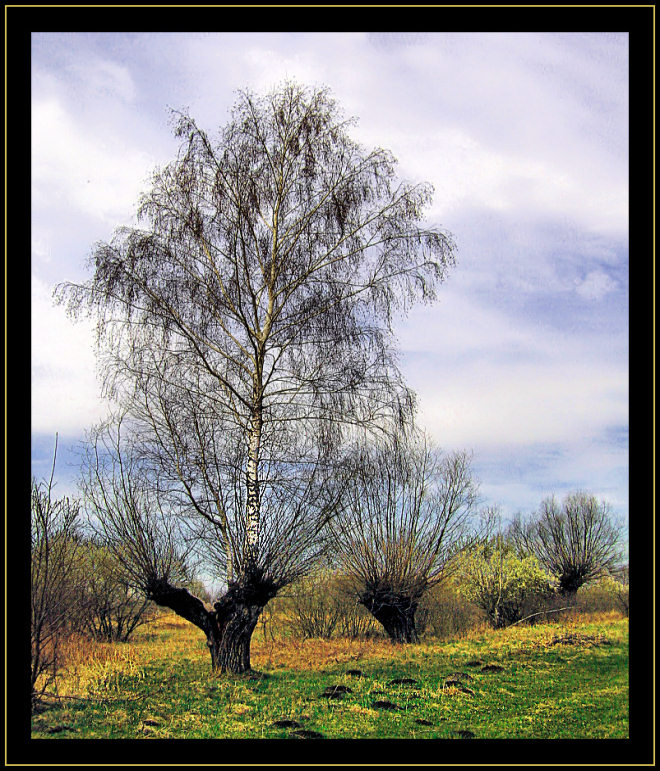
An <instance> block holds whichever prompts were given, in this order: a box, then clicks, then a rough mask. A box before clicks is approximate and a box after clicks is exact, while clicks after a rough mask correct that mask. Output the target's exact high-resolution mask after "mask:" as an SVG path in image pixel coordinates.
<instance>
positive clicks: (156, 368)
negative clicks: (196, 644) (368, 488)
mask: <svg viewBox="0 0 660 771" xmlns="http://www.w3.org/2000/svg"><path fill="white" fill-rule="evenodd" d="M351 124H352V121H351V120H346V119H345V118H344V117H343V116H342V114H341V112H340V110H339V108H338V106H337V104H336V103H335V101H334V100H333V99H332V97H331V96H330V94H329V92H328V91H327V89H308V88H304V87H302V86H299V85H297V84H292V83H286V84H284V85H283V86H281V87H280V88H278V89H275V90H274V91H272V92H271V93H269V94H267V95H265V96H256V95H254V94H251V93H248V92H242V93H240V94H239V97H238V101H237V103H236V105H235V107H234V109H233V112H232V116H231V119H230V120H229V122H228V123H227V124H226V125H225V126H224V127H223V128H221V130H220V132H219V135H218V136H217V137H216V138H211V137H210V136H209V135H208V134H207V133H206V132H205V131H203V130H201V129H200V128H199V127H198V126H197V124H196V123H195V121H194V120H193V119H192V118H191V117H189V116H188V115H185V114H175V125H176V134H177V136H179V137H180V138H181V149H180V151H179V154H178V157H177V158H176V159H175V160H174V161H173V162H172V163H170V164H169V165H167V166H166V167H165V168H164V169H162V170H159V171H157V172H156V173H155V174H154V177H153V184H152V187H151V190H150V191H149V192H148V193H147V194H146V195H145V196H144V197H143V198H142V201H141V205H140V207H139V216H140V221H141V222H142V223H146V227H144V228H143V229H137V228H122V229H120V230H118V231H117V233H116V235H115V236H114V238H113V239H112V241H111V242H110V243H101V244H98V245H97V246H96V247H95V249H94V252H93V255H92V258H91V261H90V262H91V267H92V269H93V271H94V274H93V277H92V278H91V280H90V281H88V282H87V283H86V284H84V285H81V286H74V285H71V284H69V285H66V286H65V287H63V288H62V289H61V290H60V294H61V296H62V297H63V298H64V299H66V300H67V302H68V307H69V309H70V311H71V312H72V313H73V314H74V315H75V314H76V313H78V312H80V311H81V310H83V309H85V308H86V309H88V310H90V311H91V312H92V313H94V314H96V316H97V318H98V331H99V338H98V339H99V351H100V352H101V354H102V355H103V362H104V366H105V375H106V381H105V382H106V388H107V392H108V393H109V394H113V395H114V396H115V398H116V399H118V401H119V402H120V403H121V404H122V406H123V408H124V409H125V410H126V412H127V416H128V417H130V425H131V431H132V433H133V437H132V439H131V444H132V446H133V449H136V448H137V447H138V446H139V452H138V455H139V456H140V457H142V458H143V459H144V460H145V462H147V463H149V464H151V467H152V468H153V469H154V473H156V469H158V474H157V476H158V478H159V479H162V480H164V481H163V487H164V489H166V490H167V495H168V497H169V500H170V509H171V511H176V512H177V514H176V516H178V517H179V520H181V518H183V517H185V518H186V522H187V524H188V526H189V533H188V534H189V536H191V537H192V536H193V535H194V534H195V533H196V534H197V543H198V545H199V546H204V545H206V547H207V548H209V549H210V550H209V554H210V555H212V557H213V559H214V561H215V564H216V565H217V566H219V567H220V568H221V569H222V570H223V571H224V572H225V577H226V580H227V591H226V593H225V594H224V596H223V597H222V598H220V600H219V601H218V602H217V603H215V607H214V609H211V610H208V609H206V610H205V612H206V613H208V614H209V615H208V619H207V620H206V621H205V622H204V624H205V625H206V628H205V631H207V630H208V629H209V628H212V629H213V633H212V634H211V635H209V633H208V631H207V636H209V645H210V648H211V654H212V661H213V665H214V666H217V667H220V668H221V669H226V670H230V671H243V670H245V669H247V668H249V643H250V637H251V634H252V630H253V629H254V625H255V624H256V622H257V619H258V616H259V613H260V611H261V609H262V608H263V606H264V605H265V603H266V602H268V600H269V599H270V598H271V597H272V596H274V594H275V593H276V592H277V591H278V590H279V589H280V588H281V587H282V586H283V585H284V584H286V583H287V582H288V581H290V580H291V579H292V577H295V576H296V575H297V574H298V573H299V572H300V562H301V561H302V562H304V560H305V558H306V557H307V556H308V549H307V547H308V546H309V544H310V540H311V538H312V536H313V535H314V534H315V533H316V532H317V531H318V530H319V525H320V524H321V523H322V522H323V521H325V519H327V517H328V516H329V515H330V512H331V508H332V506H331V504H332V498H333V493H332V484H331V483H332V479H333V477H332V475H331V474H330V473H329V470H330V469H331V468H332V466H333V464H335V463H336V461H337V458H338V448H339V447H340V446H341V443H342V439H343V436H344V434H345V431H346V430H347V427H367V428H368V429H369V430H372V431H375V430H387V427H388V426H389V425H392V424H394V423H397V422H399V423H401V422H405V421H407V420H409V419H410V417H411V415H412V413H413V409H414V398H413V395H412V393H411V392H410V390H409V389H408V388H407V387H406V386H405V384H404V382H403V380H402V378H401V376H400V374H399V371H398V369H397V367H396V358H395V352H394V349H393V342H392V337H391V327H390V324H391V320H392V317H393V314H394V313H395V312H397V311H401V310H405V309H406V308H407V307H408V306H409V305H410V304H411V303H412V302H415V301H417V300H424V301H430V300H432V299H433V298H434V296H435V291H436V288H437V286H438V285H439V283H440V282H441V281H442V280H443V279H444V278H445V275H446V271H447V269H448V268H449V267H450V266H451V264H452V263H453V244H452V242H451V239H450V237H449V236H448V235H447V234H446V233H444V232H442V231H440V230H438V229H434V228H427V227H424V226H423V225H422V224H421V223H422V218H423V215H424V212H425V209H426V207H427V205H428V204H429V202H430V201H431V196H432V190H431V187H430V186H429V185H427V184H419V185H413V184H407V183H404V182H399V181H398V180H397V178H396V174H395V165H396V162H395V159H394V158H393V156H392V155H391V153H389V152H388V151H386V150H383V149H375V150H372V151H366V150H364V149H363V148H362V147H360V146H359V145H358V144H357V143H355V142H354V141H353V140H352V139H351V138H350V136H349V133H348V132H349V129H350V127H351ZM328 485H329V486H328ZM324 490H326V491H327V493H323V491H324ZM283 513H284V514H283ZM310 520H311V522H312V524H311V525H309V526H307V525H305V524H304V523H306V522H307V523H309V522H310ZM209 545H210V546H209ZM143 584H144V586H145V590H146V591H147V593H148V595H149V596H150V598H151V599H153V600H154V601H155V602H156V603H159V604H161V605H166V606H169V607H173V605H172V602H171V599H170V598H171V592H172V587H171V584H170V580H169V578H168V577H167V576H162V575H159V574H158V573H157V571H156V572H152V573H151V574H149V575H145V576H144V578H143ZM177 596H178V599H177V607H174V608H173V609H174V610H176V611H177V612H181V610H180V604H181V602H180V601H181V597H182V596H183V595H181V594H179V595H177ZM186 602H190V603H192V604H193V605H195V607H197V600H196V598H193V597H192V596H191V597H190V600H186ZM197 615H199V614H197ZM191 620H193V623H198V622H197V621H195V620H194V619H191ZM198 625H202V624H199V623H198ZM202 627H203V628H204V625H202ZM230 630H233V631H231V633H230ZM223 640H224V642H223Z"/></svg>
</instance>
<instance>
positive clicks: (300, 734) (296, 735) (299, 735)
mask: <svg viewBox="0 0 660 771" xmlns="http://www.w3.org/2000/svg"><path fill="white" fill-rule="evenodd" d="M289 736H290V737H291V738H292V739H324V738H325V737H324V736H323V734H322V733H319V732H318V731H308V730H307V729H306V728H301V729H300V730H299V731H291V733H290V734H289Z"/></svg>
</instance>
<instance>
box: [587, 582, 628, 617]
mask: <svg viewBox="0 0 660 771" xmlns="http://www.w3.org/2000/svg"><path fill="white" fill-rule="evenodd" d="M576 606H577V608H578V610H581V611H583V612H587V613H603V612H605V613H606V612H608V611H612V610H616V611H619V612H620V613H622V614H623V615H624V616H627V615H628V613H629V610H628V584H627V583H625V582H624V581H622V580H619V579H617V578H615V577H614V576H611V575H608V576H604V577H603V578H601V579H599V580H598V581H594V582H592V583H590V584H586V585H585V586H582V587H580V589H579V590H578V592H577V595H576Z"/></svg>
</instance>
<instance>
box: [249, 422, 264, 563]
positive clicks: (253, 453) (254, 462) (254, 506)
mask: <svg viewBox="0 0 660 771" xmlns="http://www.w3.org/2000/svg"><path fill="white" fill-rule="evenodd" d="M262 424H263V419H262V414H261V408H260V407H258V408H256V409H255V412H254V415H253V416H252V421H251V427H250V441H249V445H248V461H247V506H246V521H245V556H246V559H247V561H248V562H251V561H252V562H253V561H256V557H257V551H258V546H259V518H260V507H259V448H260V445H261V428H262Z"/></svg>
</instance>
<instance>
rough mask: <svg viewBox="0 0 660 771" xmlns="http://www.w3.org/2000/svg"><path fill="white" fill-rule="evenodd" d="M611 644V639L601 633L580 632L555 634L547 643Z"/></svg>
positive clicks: (587, 645)
mask: <svg viewBox="0 0 660 771" xmlns="http://www.w3.org/2000/svg"><path fill="white" fill-rule="evenodd" d="M611 644H612V641H611V640H608V639H607V638H606V637H605V636H604V635H602V634H581V633H580V632H569V633H568V634H562V635H558V634H556V635H555V636H554V637H553V638H552V640H550V642H549V643H548V645H584V646H586V647H591V646H594V645H595V646H598V645H611Z"/></svg>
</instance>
